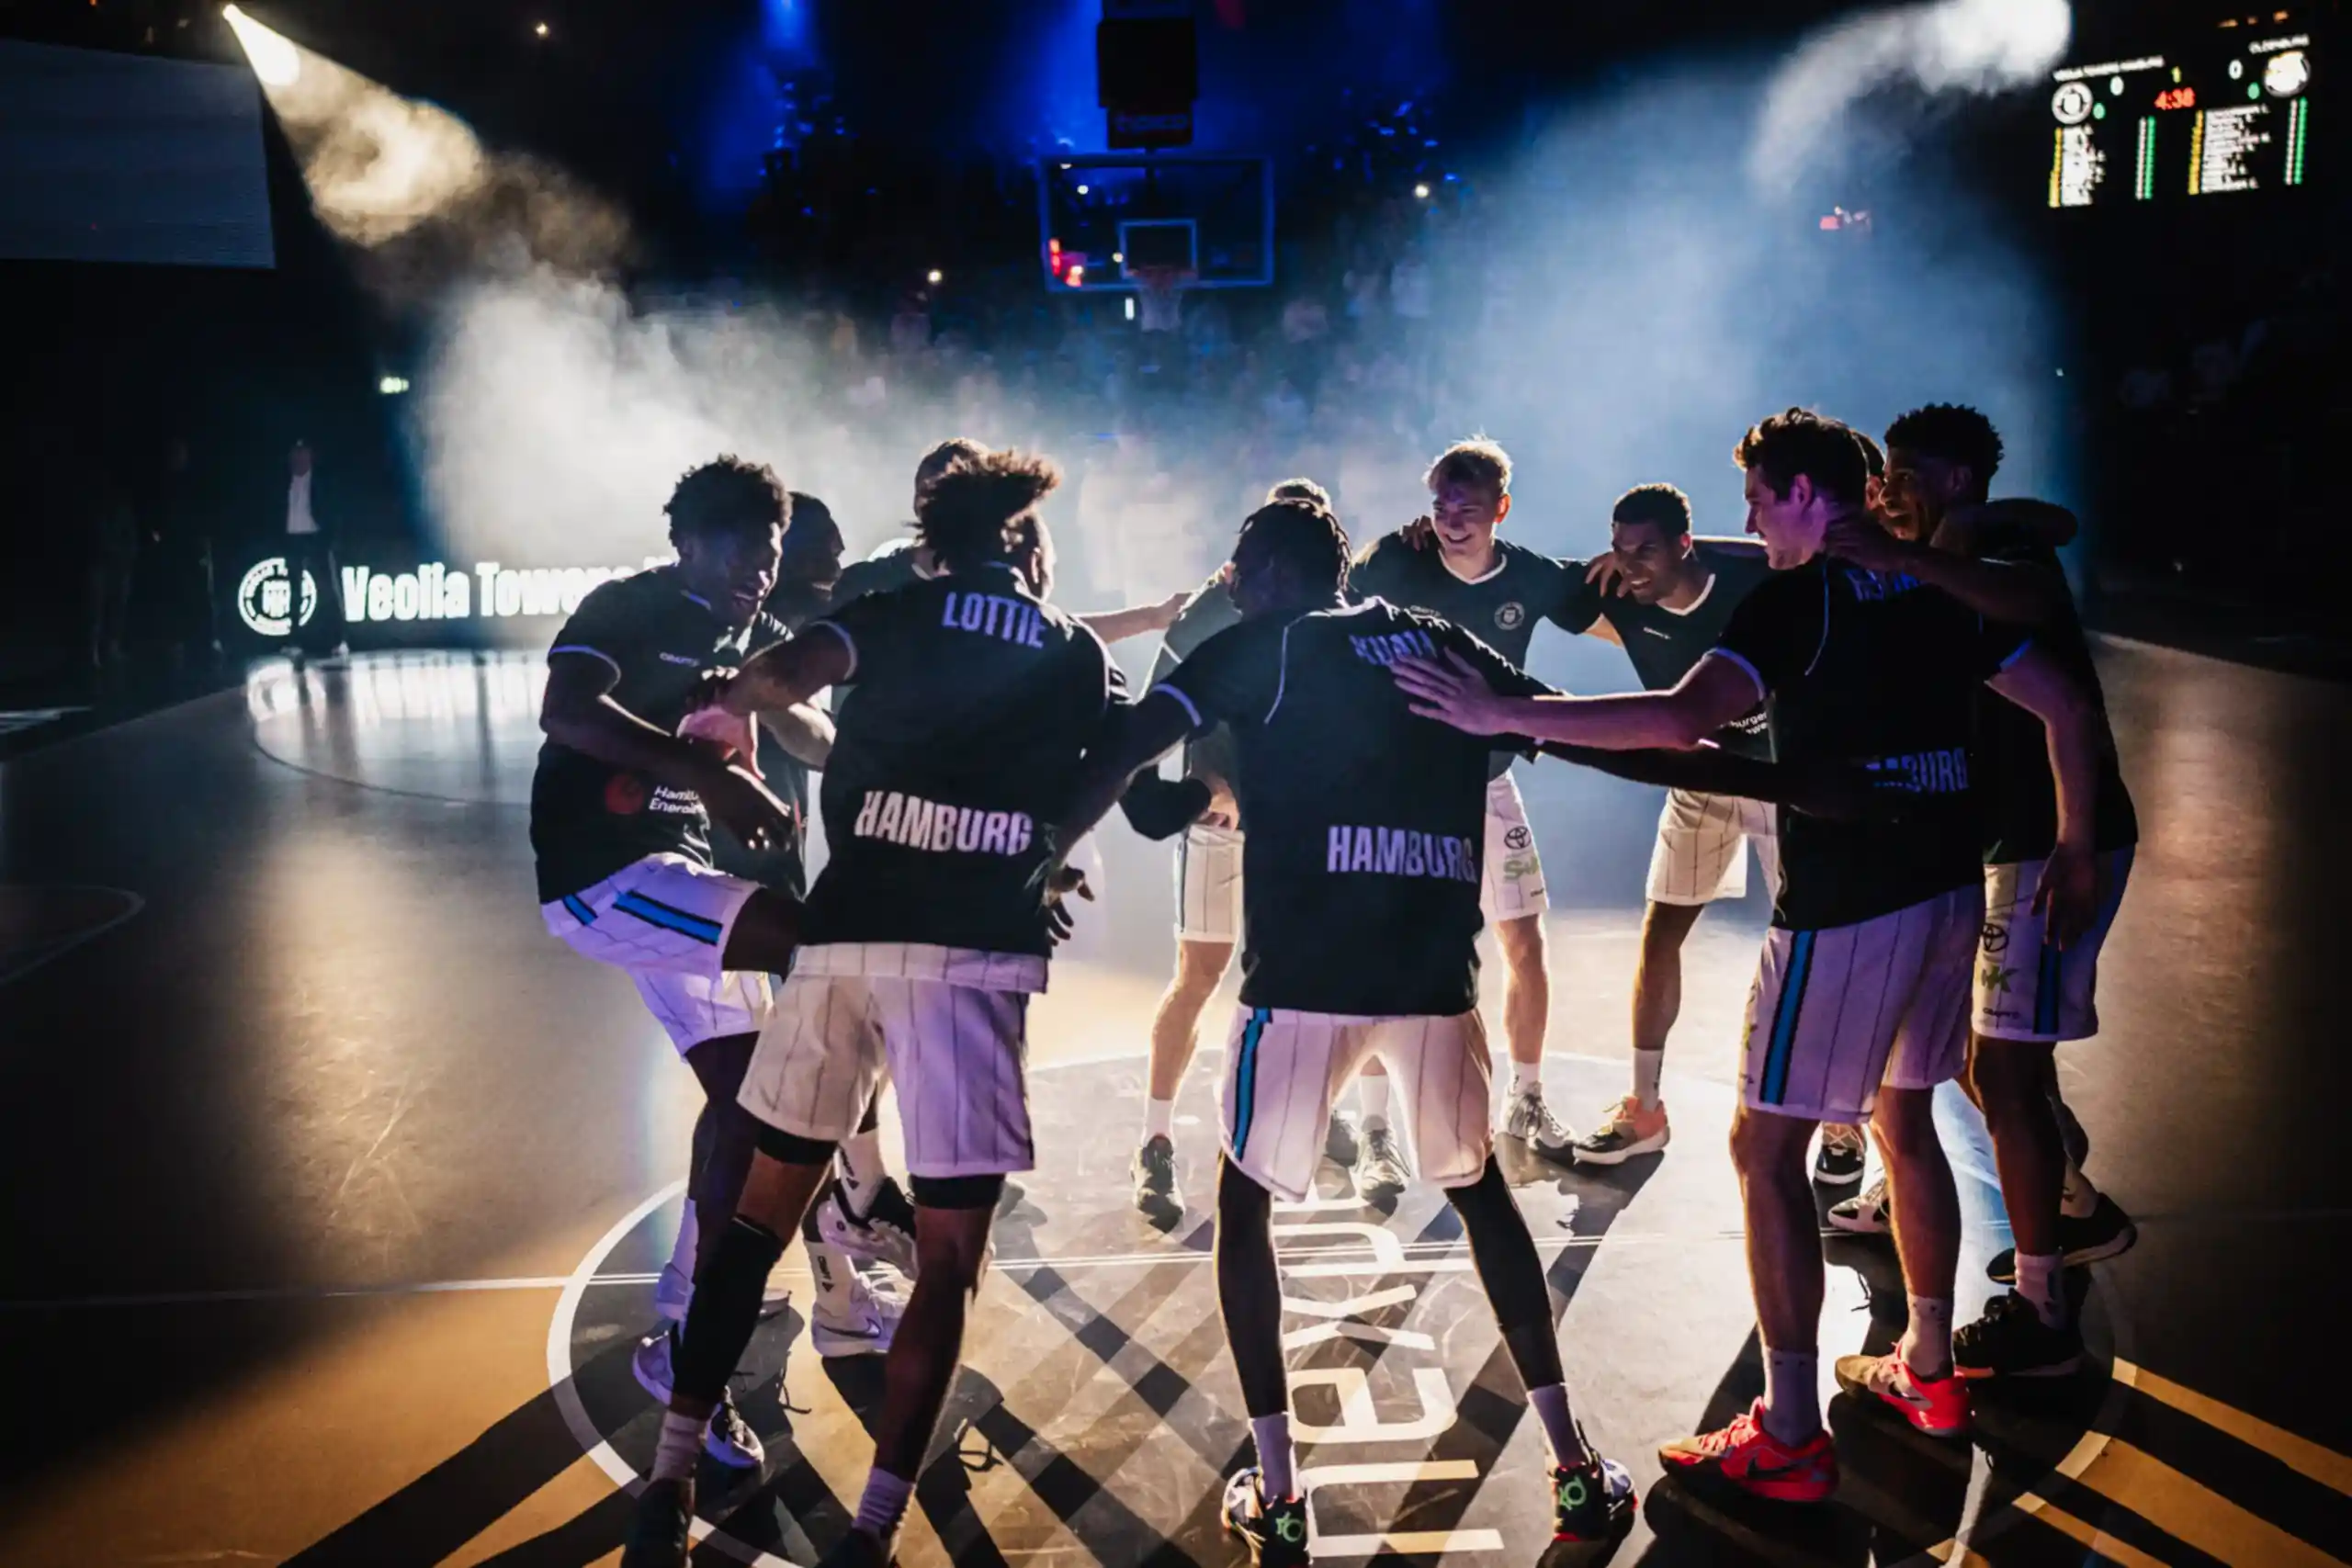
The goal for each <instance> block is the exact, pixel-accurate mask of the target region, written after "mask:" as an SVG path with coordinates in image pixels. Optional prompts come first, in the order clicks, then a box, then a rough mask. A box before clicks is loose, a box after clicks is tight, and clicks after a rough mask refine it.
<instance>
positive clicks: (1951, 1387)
mask: <svg viewBox="0 0 2352 1568" xmlns="http://www.w3.org/2000/svg"><path fill="white" fill-rule="evenodd" d="M1838 1387H1839V1388H1842V1389H1844V1390H1845V1391H1846V1392H1847V1393H1852V1394H1860V1395H1863V1396H1865V1397H1875V1398H1877V1399H1880V1400H1883V1401H1884V1402H1885V1403H1886V1404H1889V1405H1892V1406H1893V1407H1894V1409H1896V1410H1897V1411H1900V1412H1901V1413H1902V1416H1903V1418H1904V1419H1905V1421H1908V1422H1910V1423H1911V1425H1912V1426H1914V1427H1917V1428H1918V1429H1919V1430H1920V1431H1922V1432H1925V1433H1927V1434H1928V1436H1929V1437H1931V1438H1960V1437H1965V1436H1966V1435H1967V1433H1968V1380H1967V1379H1965V1378H1962V1377H1961V1376H1959V1375H1958V1374H1957V1373H1956V1372H1951V1371H1947V1372H1945V1373H1944V1375H1943V1376H1941V1377H1939V1378H1923V1377H1921V1376H1920V1375H1919V1374H1918V1373H1917V1372H1915V1371H1912V1370H1911V1364H1910V1363H1909V1362H1908V1361H1905V1359H1903V1352H1902V1351H1900V1350H1889V1351H1888V1352H1887V1353H1886V1354H1885V1355H1883V1356H1840V1357H1838Z"/></svg>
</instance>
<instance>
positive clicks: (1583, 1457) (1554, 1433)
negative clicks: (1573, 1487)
mask: <svg viewBox="0 0 2352 1568" xmlns="http://www.w3.org/2000/svg"><path fill="white" fill-rule="evenodd" d="M1527 1403H1528V1404H1529V1405H1530V1406H1532V1408H1533V1410H1534V1411H1535V1418H1536V1419H1537V1420H1539V1421H1541V1422H1543V1423H1544V1447H1545V1448H1547V1449H1549V1450H1552V1462H1553V1463H1554V1464H1556V1465H1559V1466H1560V1467H1562V1468H1563V1469H1566V1470H1574V1469H1575V1468H1577V1466H1578V1465H1580V1464H1582V1463H1584V1462H1585V1461H1587V1460H1589V1459H1590V1458H1591V1457H1592V1454H1591V1451H1590V1450H1588V1449H1587V1448H1586V1447H1585V1446H1584V1436H1583V1434H1581V1433H1579V1432H1578V1431H1577V1421H1576V1417H1575V1416H1571V1415H1570V1414H1569V1413H1568V1391H1567V1389H1566V1386H1564V1385H1563V1384H1560V1383H1554V1384H1552V1385H1551V1386H1550V1387H1548V1388H1531V1389H1529V1390H1528V1391H1527Z"/></svg>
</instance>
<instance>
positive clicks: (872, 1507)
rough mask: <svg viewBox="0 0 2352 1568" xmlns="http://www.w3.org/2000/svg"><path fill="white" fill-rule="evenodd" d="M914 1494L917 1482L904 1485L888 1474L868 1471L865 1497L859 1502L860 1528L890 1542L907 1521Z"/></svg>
mask: <svg viewBox="0 0 2352 1568" xmlns="http://www.w3.org/2000/svg"><path fill="white" fill-rule="evenodd" d="M914 1490H915V1483H913V1482H911V1481H901V1480H899V1478H898V1477H897V1476H895V1475H893V1474H891V1473H890V1472H888V1471H887V1470H869V1471H867V1472H865V1495H864V1496H863V1497H860V1498H859V1499H858V1500H857V1528H858V1529H862V1530H864V1531H865V1532H866V1533H867V1534H869V1535H876V1536H880V1537H881V1538H882V1539H883V1540H889V1539H890V1537H891V1534H892V1533H893V1532H894V1531H896V1530H897V1529H898V1528H899V1520H900V1519H903V1518H905V1517H907V1499H908V1498H909V1497H910V1496H912V1495H914Z"/></svg>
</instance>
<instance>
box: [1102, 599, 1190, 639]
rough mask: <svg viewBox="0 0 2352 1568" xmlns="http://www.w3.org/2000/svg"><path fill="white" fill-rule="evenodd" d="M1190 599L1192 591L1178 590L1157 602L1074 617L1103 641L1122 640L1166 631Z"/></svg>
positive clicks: (1173, 623) (1174, 622)
mask: <svg viewBox="0 0 2352 1568" xmlns="http://www.w3.org/2000/svg"><path fill="white" fill-rule="evenodd" d="M1192 599H1193V592H1192V590H1190V589H1180V590H1178V591H1177V592H1174V593H1170V595H1169V596H1168V597H1167V598H1165V599H1162V600H1161V601H1160V602H1159V604H1131V605H1129V606H1128V607H1127V608H1125V609H1124V610H1103V611H1098V612H1097V613H1096V614H1094V615H1080V616H1077V617H1076V619H1077V621H1078V624H1079V625H1080V626H1084V627H1085V628H1086V629H1087V630H1089V631H1091V632H1092V633H1093V634H1094V635H1095V636H1096V637H1101V638H1102V639H1103V641H1104V642H1125V641H1126V639H1127V638H1129V637H1144V636H1147V635H1148V634H1150V633H1152V632H1164V631H1166V630H1167V629H1168V628H1169V627H1170V626H1174V625H1175V624H1176V616H1177V614H1178V612H1180V611H1182V609H1183V608H1184V606H1185V605H1186V604H1190V603H1191V602H1192Z"/></svg>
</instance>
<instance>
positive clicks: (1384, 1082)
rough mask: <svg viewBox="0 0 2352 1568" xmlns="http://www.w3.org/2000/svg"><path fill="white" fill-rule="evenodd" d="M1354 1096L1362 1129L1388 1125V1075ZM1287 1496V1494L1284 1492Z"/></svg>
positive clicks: (1364, 1084)
mask: <svg viewBox="0 0 2352 1568" xmlns="http://www.w3.org/2000/svg"><path fill="white" fill-rule="evenodd" d="M1356 1098H1357V1099H1358V1100H1362V1101H1363V1130H1364V1131H1365V1132H1367V1133H1369V1132H1371V1131H1372V1130H1373V1129H1374V1128H1375V1127H1385V1126H1387V1125H1388V1075H1387V1074H1386V1073H1381V1074H1378V1075H1376V1076H1374V1077H1368V1078H1358V1079H1357V1080H1356ZM1283 1495H1285V1496H1287V1495H1289V1494H1287V1493H1285V1494H1283Z"/></svg>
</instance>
